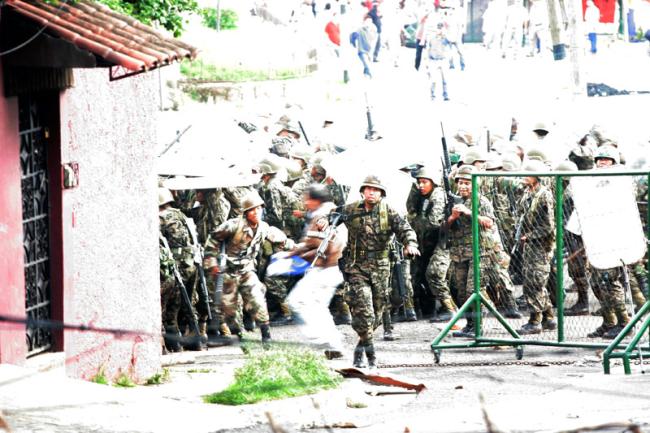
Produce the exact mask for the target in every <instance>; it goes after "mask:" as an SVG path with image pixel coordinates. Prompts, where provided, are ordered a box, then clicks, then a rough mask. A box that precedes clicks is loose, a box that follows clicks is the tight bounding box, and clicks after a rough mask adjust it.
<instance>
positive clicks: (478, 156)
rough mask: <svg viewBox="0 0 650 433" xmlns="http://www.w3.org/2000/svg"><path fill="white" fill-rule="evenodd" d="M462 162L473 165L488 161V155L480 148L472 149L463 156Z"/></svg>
mask: <svg viewBox="0 0 650 433" xmlns="http://www.w3.org/2000/svg"><path fill="white" fill-rule="evenodd" d="M461 160H462V161H463V164H468V165H472V164H474V163H475V162H476V161H486V162H487V160H488V158H487V155H486V154H485V152H484V151H483V149H481V148H479V147H472V148H470V149H468V150H467V152H465V155H463V156H462V158H461Z"/></svg>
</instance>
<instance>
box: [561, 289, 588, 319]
mask: <svg viewBox="0 0 650 433" xmlns="http://www.w3.org/2000/svg"><path fill="white" fill-rule="evenodd" d="M588 314H589V293H588V292H587V291H586V290H584V289H583V288H578V300H577V301H576V303H575V304H573V305H572V306H571V307H569V308H567V309H566V310H564V315H565V316H586V315H588Z"/></svg>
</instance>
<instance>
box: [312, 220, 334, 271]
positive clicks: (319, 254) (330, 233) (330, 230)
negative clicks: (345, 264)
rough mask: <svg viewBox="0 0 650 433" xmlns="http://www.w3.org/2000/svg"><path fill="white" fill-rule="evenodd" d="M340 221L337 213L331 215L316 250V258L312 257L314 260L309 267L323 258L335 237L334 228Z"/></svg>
mask: <svg viewBox="0 0 650 433" xmlns="http://www.w3.org/2000/svg"><path fill="white" fill-rule="evenodd" d="M340 219H341V214H340V213H338V212H333V213H332V217H331V219H330V222H329V225H328V226H327V228H326V229H325V237H324V238H323V240H322V241H321V243H320V245H318V248H317V249H316V256H314V260H312V262H311V267H313V266H314V265H315V264H316V261H317V260H318V259H320V258H323V257H325V251H326V250H327V246H328V245H329V243H330V242H331V241H332V240H333V239H334V236H336V226H337V225H338V222H339V220H340Z"/></svg>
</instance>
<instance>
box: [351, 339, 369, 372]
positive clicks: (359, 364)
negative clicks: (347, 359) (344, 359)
mask: <svg viewBox="0 0 650 433" xmlns="http://www.w3.org/2000/svg"><path fill="white" fill-rule="evenodd" d="M365 353H366V352H365V350H364V347H363V345H362V344H361V343H358V344H357V347H355V348H354V358H353V361H352V365H354V366H355V367H356V368H366V364H364V362H363V355H364V354H365Z"/></svg>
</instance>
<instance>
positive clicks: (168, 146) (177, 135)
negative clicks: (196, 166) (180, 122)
mask: <svg viewBox="0 0 650 433" xmlns="http://www.w3.org/2000/svg"><path fill="white" fill-rule="evenodd" d="M191 127H192V125H191V124H190V125H187V127H186V128H185V129H183V130H182V131H176V138H174V139H173V140H172V141H171V143H169V144H167V145H165V148H164V149H163V151H162V152H160V153H159V154H158V157H161V156H163V155H164V154H165V153H167V151H168V150H169V149H171V148H172V146H174V145H175V144H176V143H178V142H179V141H180V139H181V137H182V136H183V135H184V134H185V133H186V132H187V131H188V130H189V129H190V128H191Z"/></svg>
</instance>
